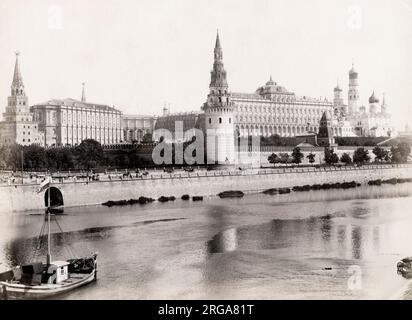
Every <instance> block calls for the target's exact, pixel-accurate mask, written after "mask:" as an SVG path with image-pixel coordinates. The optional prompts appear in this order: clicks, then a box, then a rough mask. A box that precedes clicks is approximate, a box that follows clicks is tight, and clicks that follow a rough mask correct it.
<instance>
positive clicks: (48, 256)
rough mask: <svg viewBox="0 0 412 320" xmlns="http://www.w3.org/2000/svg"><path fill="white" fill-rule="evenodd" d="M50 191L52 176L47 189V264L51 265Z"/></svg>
mask: <svg viewBox="0 0 412 320" xmlns="http://www.w3.org/2000/svg"><path fill="white" fill-rule="evenodd" d="M50 192H51V177H49V189H48V190H47V197H48V200H47V225H48V228H47V265H48V266H49V265H50V263H51V254H50V247H51V243H50V207H51V206H50Z"/></svg>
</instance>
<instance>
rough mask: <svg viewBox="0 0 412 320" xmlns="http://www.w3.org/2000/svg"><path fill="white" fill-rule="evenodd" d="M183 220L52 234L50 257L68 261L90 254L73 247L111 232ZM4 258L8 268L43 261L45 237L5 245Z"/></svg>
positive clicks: (98, 239)
mask: <svg viewBox="0 0 412 320" xmlns="http://www.w3.org/2000/svg"><path fill="white" fill-rule="evenodd" d="M178 220H184V218H172V219H158V220H144V221H139V222H134V223H131V224H125V225H117V226H106V227H92V228H85V229H82V230H77V231H70V232H59V233H52V234H51V235H50V240H51V247H52V255H53V256H54V257H55V258H61V259H68V258H71V257H73V256H74V255H75V256H81V255H84V254H89V253H90V252H84V253H80V252H76V250H75V248H74V247H73V245H75V244H85V243H87V242H90V241H101V240H104V239H108V238H110V237H111V236H112V231H113V230H115V229H121V228H132V227H136V226H139V225H149V224H153V223H160V222H171V221H178ZM3 251H4V253H5V257H6V259H5V260H6V261H5V264H6V265H7V266H8V267H9V268H10V267H13V266H16V265H19V264H24V263H29V262H32V261H33V259H34V260H37V261H41V260H45V256H46V254H47V236H46V235H42V236H40V237H31V238H18V239H15V240H13V241H10V242H8V243H6V244H5V246H4V249H3Z"/></svg>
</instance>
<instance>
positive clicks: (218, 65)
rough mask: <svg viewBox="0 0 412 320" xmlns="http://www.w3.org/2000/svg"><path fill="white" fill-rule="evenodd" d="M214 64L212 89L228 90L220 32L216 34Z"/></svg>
mask: <svg viewBox="0 0 412 320" xmlns="http://www.w3.org/2000/svg"><path fill="white" fill-rule="evenodd" d="M214 58H215V59H214V60H215V61H214V63H213V70H212V72H211V81H210V86H209V87H210V88H212V87H214V88H216V89H217V90H219V89H220V90H221V89H222V88H226V89H227V86H228V85H227V81H226V71H225V69H224V66H223V50H222V47H221V46H220V38H219V31H218V32H217V34H216V44H215V49H214Z"/></svg>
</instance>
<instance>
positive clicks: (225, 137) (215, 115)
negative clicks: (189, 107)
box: [203, 32, 235, 164]
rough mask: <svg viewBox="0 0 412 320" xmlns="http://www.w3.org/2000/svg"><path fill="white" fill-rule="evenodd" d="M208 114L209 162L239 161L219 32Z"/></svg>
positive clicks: (206, 124)
mask: <svg viewBox="0 0 412 320" xmlns="http://www.w3.org/2000/svg"><path fill="white" fill-rule="evenodd" d="M210 78H211V79H210V85H209V94H208V96H207V102H206V103H205V104H204V106H203V110H204V112H205V130H206V153H207V161H208V163H213V164H230V163H233V162H234V159H235V145H234V143H235V141H234V126H233V105H232V102H231V100H230V94H229V91H228V88H229V86H228V84H227V80H226V71H225V69H224V66H223V52H222V47H221V45H220V39H219V32H218V33H217V36H216V44H215V49H214V63H213V70H212V71H211V75H210Z"/></svg>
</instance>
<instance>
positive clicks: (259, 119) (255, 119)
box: [235, 116, 320, 123]
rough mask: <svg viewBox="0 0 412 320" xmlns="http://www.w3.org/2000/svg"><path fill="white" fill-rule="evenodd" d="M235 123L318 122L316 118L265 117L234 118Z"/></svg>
mask: <svg viewBox="0 0 412 320" xmlns="http://www.w3.org/2000/svg"><path fill="white" fill-rule="evenodd" d="M235 119H236V122H256V123H259V122H269V123H272V122H277V123H288V122H289V123H307V122H319V119H320V117H318V118H307V117H306V118H301V117H296V118H295V117H273V118H272V117H270V116H269V117H266V116H254V117H253V116H240V117H238V116H236V117H235Z"/></svg>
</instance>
